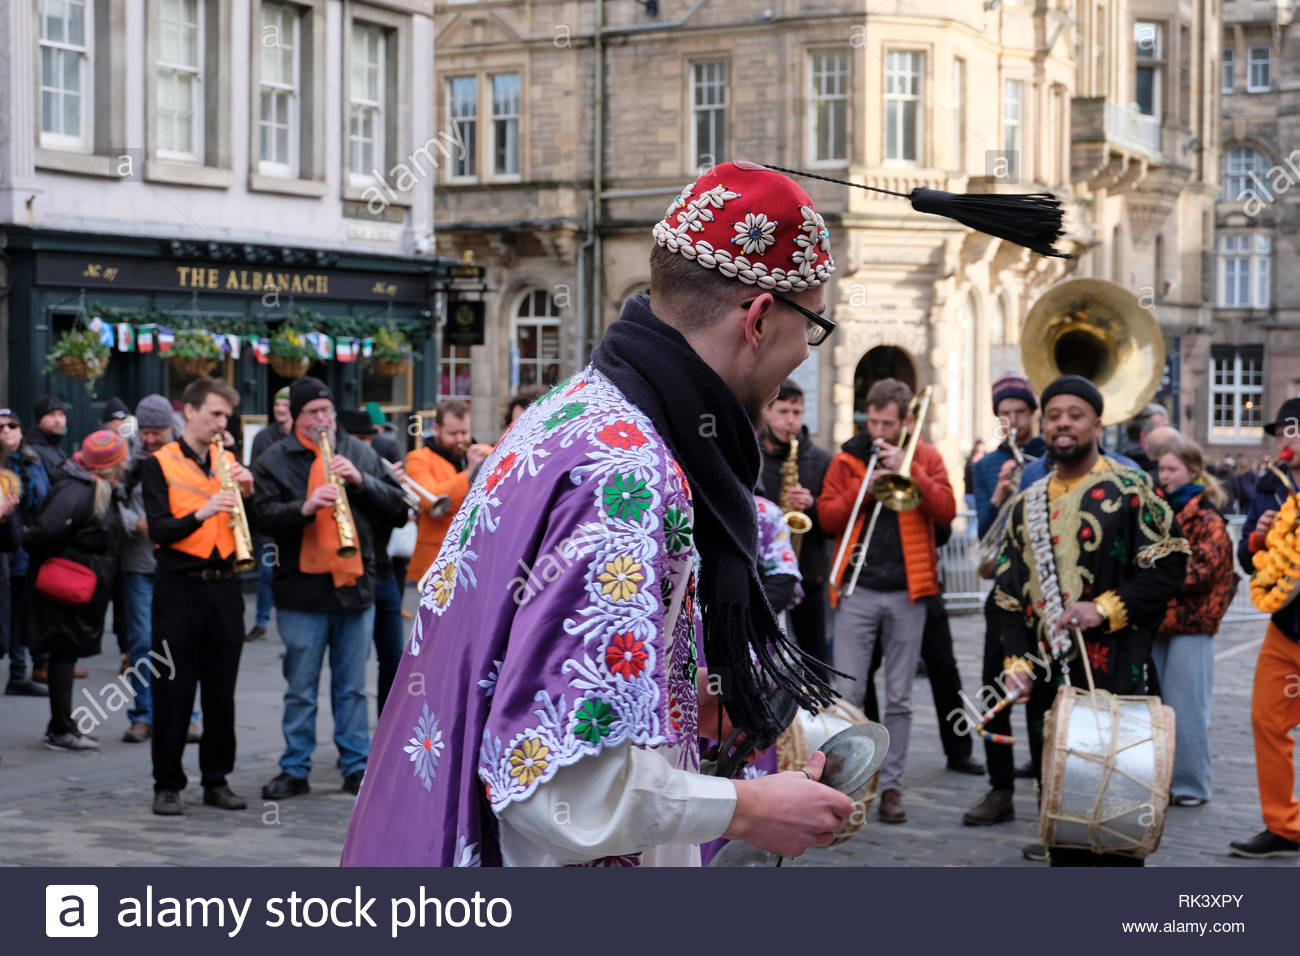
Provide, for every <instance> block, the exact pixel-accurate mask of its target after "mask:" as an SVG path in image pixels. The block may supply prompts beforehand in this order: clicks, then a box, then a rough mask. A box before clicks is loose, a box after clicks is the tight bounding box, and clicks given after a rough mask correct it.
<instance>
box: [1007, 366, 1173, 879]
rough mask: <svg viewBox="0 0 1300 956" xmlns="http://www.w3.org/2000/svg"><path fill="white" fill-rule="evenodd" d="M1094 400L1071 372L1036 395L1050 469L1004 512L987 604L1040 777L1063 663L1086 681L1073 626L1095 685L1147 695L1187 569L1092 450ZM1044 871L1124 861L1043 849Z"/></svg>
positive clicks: (1097, 412)
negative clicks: (1024, 703)
mask: <svg viewBox="0 0 1300 956" xmlns="http://www.w3.org/2000/svg"><path fill="white" fill-rule="evenodd" d="M1102 407H1103V406H1102V396H1101V393H1100V392H1099V391H1098V390H1097V389H1096V387H1095V386H1094V385H1093V384H1092V383H1091V382H1089V381H1087V380H1086V379H1083V378H1080V377H1079V376H1074V375H1067V376H1063V377H1061V378H1058V379H1057V380H1056V381H1054V382H1053V383H1052V384H1051V385H1049V386H1048V387H1047V388H1046V389H1044V390H1043V437H1044V438H1045V439H1046V441H1047V454H1048V457H1049V466H1051V467H1049V471H1048V473H1047V474H1046V475H1044V476H1043V477H1042V478H1040V479H1038V480H1037V481H1035V482H1034V483H1033V484H1031V485H1030V486H1029V487H1028V488H1026V489H1025V490H1024V491H1022V492H1021V493H1020V495H1019V496H1018V497H1017V498H1016V499H1015V503H1014V504H1013V506H1012V509H1011V514H1010V517H1009V518H1008V520H1007V526H1006V532H1005V534H1004V536H1003V543H1002V553H1001V555H1000V556H999V559H998V572H997V581H996V585H995V587H994V593H993V602H994V605H995V606H996V607H997V609H998V614H999V620H1000V624H1001V633H1002V643H1003V646H1004V647H1005V649H1006V653H1007V658H1006V660H1005V661H1004V671H1006V677H1005V684H1006V687H1007V689H1008V691H1009V692H1011V693H1016V692H1019V695H1020V698H1021V699H1023V698H1024V697H1025V696H1028V699H1029V700H1028V707H1029V718H1030V740H1029V746H1030V753H1031V755H1032V757H1033V761H1034V772H1035V775H1036V776H1037V777H1038V778H1039V780H1040V781H1041V779H1042V760H1043V719H1044V717H1045V716H1046V713H1047V711H1048V710H1049V709H1050V707H1051V705H1052V700H1053V699H1054V697H1055V695H1056V687H1057V685H1059V684H1060V683H1061V682H1062V681H1063V671H1064V669H1066V668H1068V670H1069V677H1070V681H1071V683H1073V684H1075V685H1076V686H1086V682H1087V679H1086V677H1085V674H1084V664H1083V662H1082V661H1081V660H1080V659H1079V656H1078V655H1079V646H1078V643H1077V642H1075V641H1074V640H1073V637H1072V632H1073V630H1074V629H1076V628H1077V629H1078V630H1080V631H1081V632H1082V635H1083V645H1084V647H1085V649H1086V652H1087V655H1088V663H1089V665H1090V666H1091V670H1092V677H1093V681H1094V682H1095V685H1096V686H1097V687H1098V688H1100V689H1103V690H1108V691H1111V692H1112V693H1116V694H1144V693H1146V692H1147V681H1148V676H1149V675H1148V673H1147V669H1146V663H1147V661H1148V659H1149V658H1150V656H1151V646H1152V641H1153V639H1154V637H1155V633H1156V629H1157V628H1158V627H1159V625H1160V621H1161V618H1162V617H1163V616H1164V610H1165V607H1166V606H1167V605H1168V603H1169V600H1170V598H1172V597H1173V596H1174V595H1175V594H1177V593H1178V590H1179V588H1180V587H1181V586H1182V583H1183V578H1184V576H1185V574H1186V572H1187V558H1188V554H1189V550H1188V546H1187V541H1186V540H1185V539H1184V538H1183V537H1182V534H1181V532H1180V531H1179V530H1178V525H1177V522H1176V521H1175V519H1174V515H1173V512H1172V510H1171V509H1170V508H1169V505H1168V504H1167V503H1166V502H1165V501H1164V499H1162V498H1161V497H1159V495H1157V494H1156V492H1155V489H1154V488H1153V487H1152V484H1151V480H1150V478H1149V477H1148V476H1147V475H1146V474H1145V473H1144V472H1141V471H1138V470H1136V469H1133V468H1129V467H1128V466H1126V465H1124V464H1122V463H1121V462H1119V461H1118V460H1116V459H1112V458H1110V457H1109V456H1107V455H1102V454H1101V453H1100V451H1099V444H1098V443H1099V440H1100V436H1101V414H1102ZM1050 858H1051V862H1052V865H1053V866H1072V865H1074V866H1079V865H1082V866H1089V865H1094V866H1095V865H1124V864H1132V863H1139V864H1140V861H1136V860H1133V859H1131V858H1128V857H1120V856H1111V855H1107V854H1093V853H1090V852H1088V851H1086V850H1063V849H1053V850H1052V851H1051V854H1050Z"/></svg>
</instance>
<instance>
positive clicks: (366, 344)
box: [361, 339, 375, 358]
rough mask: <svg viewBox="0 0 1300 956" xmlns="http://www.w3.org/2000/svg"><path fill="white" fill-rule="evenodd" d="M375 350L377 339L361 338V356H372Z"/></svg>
mask: <svg viewBox="0 0 1300 956" xmlns="http://www.w3.org/2000/svg"><path fill="white" fill-rule="evenodd" d="M374 350H375V340H374V339H362V340H361V357H362V358H370V353H371V352H373V351H374Z"/></svg>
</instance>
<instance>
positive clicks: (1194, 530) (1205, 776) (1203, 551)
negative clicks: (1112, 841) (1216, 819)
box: [1152, 436, 1236, 807]
mask: <svg viewBox="0 0 1300 956" xmlns="http://www.w3.org/2000/svg"><path fill="white" fill-rule="evenodd" d="M1158 464H1159V469H1160V470H1159V476H1160V487H1161V489H1162V490H1163V491H1164V494H1165V497H1166V498H1167V499H1168V500H1169V503H1170V504H1171V505H1172V506H1173V509H1174V511H1175V512H1176V513H1177V518H1178V526H1179V527H1180V528H1181V529H1182V531H1183V535H1184V537H1186V538H1187V544H1188V545H1189V546H1190V547H1191V552H1192V553H1191V558H1190V560H1189V561H1188V562H1187V579H1186V580H1185V581H1184V582H1183V588H1182V592H1181V593H1180V594H1179V595H1178V596H1177V597H1176V598H1174V599H1173V600H1172V601H1170V602H1169V608H1168V610H1167V611H1166V612H1165V619H1164V621H1163V622H1162V623H1161V625H1160V630H1159V631H1158V632H1157V636H1156V641H1155V644H1154V646H1153V647H1152V657H1153V658H1154V659H1155V663H1156V673H1157V674H1158V675H1159V677H1160V692H1161V696H1162V697H1163V698H1164V701H1165V703H1167V704H1169V706H1171V707H1173V709H1174V714H1175V715H1176V717H1177V725H1176V731H1175V738H1174V776H1173V782H1172V785H1171V790H1172V792H1173V803H1174V805H1175V806H1181V807H1199V806H1200V805H1201V804H1203V803H1205V801H1206V800H1208V799H1210V787H1211V773H1210V700H1211V692H1212V690H1213V685H1214V635H1215V634H1216V633H1217V632H1218V630H1219V622H1220V621H1222V620H1223V615H1224V612H1225V611H1227V609H1228V603H1229V602H1230V601H1231V600H1232V592H1233V589H1234V587H1235V585H1236V573H1235V572H1234V571H1233V568H1232V541H1231V540H1230V539H1229V538H1228V529H1227V525H1226V523H1225V522H1224V520H1223V515H1222V514H1220V512H1219V509H1220V508H1223V507H1225V506H1226V505H1227V504H1228V502H1227V499H1226V497H1225V495H1224V493H1223V490H1222V488H1221V487H1220V485H1219V483H1218V481H1216V480H1215V478H1214V476H1213V475H1211V474H1210V473H1209V472H1207V471H1206V470H1205V462H1204V459H1203V458H1202V456H1201V449H1200V447H1199V446H1198V445H1197V444H1196V442H1194V441H1192V440H1191V439H1190V438H1187V437H1185V436H1179V437H1178V438H1177V439H1175V440H1174V442H1173V443H1172V444H1171V445H1170V446H1169V447H1168V448H1167V450H1166V451H1165V453H1164V454H1163V455H1161V456H1160V460H1159V463H1158Z"/></svg>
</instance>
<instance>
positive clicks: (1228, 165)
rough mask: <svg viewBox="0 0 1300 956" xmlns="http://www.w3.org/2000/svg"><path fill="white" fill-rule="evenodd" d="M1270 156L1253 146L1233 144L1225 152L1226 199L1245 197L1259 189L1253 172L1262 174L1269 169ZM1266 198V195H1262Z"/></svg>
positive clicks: (1223, 193) (1224, 178)
mask: <svg viewBox="0 0 1300 956" xmlns="http://www.w3.org/2000/svg"><path fill="white" fill-rule="evenodd" d="M1268 166H1269V163H1268V157H1267V156H1265V155H1264V154H1263V153H1261V152H1260V151H1259V150H1257V149H1255V148H1253V147H1251V146H1231V147H1229V148H1228V149H1226V150H1224V152H1223V192H1222V193H1220V195H1219V198H1220V199H1225V200H1239V199H1244V198H1245V194H1246V193H1248V192H1255V191H1257V189H1258V187H1256V185H1255V183H1254V181H1253V180H1252V179H1251V178H1250V174H1251V173H1258V174H1261V176H1262V174H1263V173H1264V172H1265V171H1266V170H1267V169H1268ZM1259 198H1260V199H1264V198H1265V197H1264V196H1260V197H1259Z"/></svg>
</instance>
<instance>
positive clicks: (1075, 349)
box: [1020, 279, 1165, 425]
mask: <svg viewBox="0 0 1300 956" xmlns="http://www.w3.org/2000/svg"><path fill="white" fill-rule="evenodd" d="M1020 358H1021V361H1022V362H1023V363H1024V366H1025V375H1026V377H1027V378H1028V379H1029V382H1030V384H1031V385H1033V386H1034V391H1036V392H1038V393H1039V394H1042V391H1043V389H1045V388H1046V387H1047V386H1048V385H1049V384H1051V383H1052V381H1053V380H1055V379H1057V378H1059V377H1060V376H1062V375H1081V376H1083V377H1084V378H1086V379H1087V380H1088V381H1090V382H1092V384H1093V385H1096V386H1097V388H1098V389H1099V390H1100V391H1101V394H1102V398H1103V399H1104V401H1105V413H1104V414H1103V415H1102V417H1101V421H1102V424H1104V425H1117V424H1119V423H1120V422H1125V421H1128V420H1129V419H1130V418H1132V417H1133V416H1134V415H1137V414H1138V413H1139V412H1141V411H1142V409H1143V408H1145V407H1146V404H1147V403H1148V402H1150V401H1151V399H1152V398H1153V397H1154V396H1155V394H1156V390H1157V389H1158V388H1159V387H1160V378H1161V376H1162V375H1163V374H1164V370H1165V340H1164V336H1163V335H1162V334H1161V332H1160V326H1159V325H1158V324H1157V323H1156V320H1155V316H1153V315H1152V314H1151V312H1150V311H1149V310H1148V309H1146V308H1144V307H1143V306H1142V304H1141V303H1140V302H1138V300H1137V297H1136V296H1135V295H1133V293H1131V292H1129V291H1128V290H1127V289H1125V288H1123V287H1121V286H1118V285H1116V284H1115V283H1114V282H1107V281H1105V280H1104V279H1070V280H1069V281H1066V282H1061V283H1059V284H1057V285H1055V286H1053V287H1052V288H1050V289H1048V290H1047V291H1046V292H1045V293H1043V295H1042V297H1041V298H1040V299H1039V300H1038V301H1037V302H1035V303H1034V307H1033V308H1032V309H1030V310H1029V315H1028V316H1026V318H1025V325H1024V328H1023V329H1022V330H1021V333H1020Z"/></svg>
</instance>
